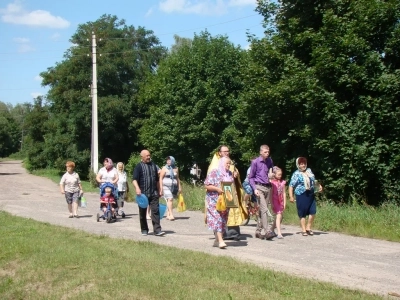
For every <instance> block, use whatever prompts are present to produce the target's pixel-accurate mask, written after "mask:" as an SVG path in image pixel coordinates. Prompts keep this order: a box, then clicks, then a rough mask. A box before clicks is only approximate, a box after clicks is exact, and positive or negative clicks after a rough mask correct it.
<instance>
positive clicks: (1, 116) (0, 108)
mask: <svg viewBox="0 0 400 300" xmlns="http://www.w3.org/2000/svg"><path fill="white" fill-rule="evenodd" d="M12 108H13V107H12V105H11V104H5V103H3V102H1V101H0V157H7V156H9V155H10V154H12V153H15V152H17V151H18V149H19V145H20V136H19V126H18V123H17V122H16V120H15V119H14V118H13V116H12V113H11V112H12Z"/></svg>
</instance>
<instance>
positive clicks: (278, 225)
mask: <svg viewBox="0 0 400 300" xmlns="http://www.w3.org/2000/svg"><path fill="white" fill-rule="evenodd" d="M281 221H282V214H281V213H277V214H276V220H275V226H276V229H277V231H278V237H279V238H282V232H281Z"/></svg>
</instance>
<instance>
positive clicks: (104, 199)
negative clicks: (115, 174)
mask: <svg viewBox="0 0 400 300" xmlns="http://www.w3.org/2000/svg"><path fill="white" fill-rule="evenodd" d="M115 192H116V190H115V187H114V185H113V184H112V183H109V182H106V183H104V184H103V185H102V186H101V187H100V209H101V210H102V212H103V215H100V213H98V214H97V222H99V220H100V218H102V219H103V220H106V221H107V223H110V222H111V220H112V219H116V209H118V207H117V201H116V199H115V198H116V197H115Z"/></svg>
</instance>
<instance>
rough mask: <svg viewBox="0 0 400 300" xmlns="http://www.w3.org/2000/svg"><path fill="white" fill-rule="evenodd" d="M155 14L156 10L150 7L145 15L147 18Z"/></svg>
mask: <svg viewBox="0 0 400 300" xmlns="http://www.w3.org/2000/svg"><path fill="white" fill-rule="evenodd" d="M153 12H154V8H153V7H150V9H149V10H148V11H147V12H146V14H145V15H144V16H145V17H146V18H147V17H150V16H151V15H152V14H153Z"/></svg>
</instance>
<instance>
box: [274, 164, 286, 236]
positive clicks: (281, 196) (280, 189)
mask: <svg viewBox="0 0 400 300" xmlns="http://www.w3.org/2000/svg"><path fill="white" fill-rule="evenodd" d="M273 174H274V178H273V179H272V180H271V185H272V210H273V211H274V214H275V215H276V218H275V226H274V227H275V228H276V229H277V231H278V236H277V238H278V239H283V236H282V232H281V222H282V218H283V211H284V210H285V208H286V190H285V184H286V181H285V180H283V179H282V170H281V169H280V168H278V167H274V169H273Z"/></svg>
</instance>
